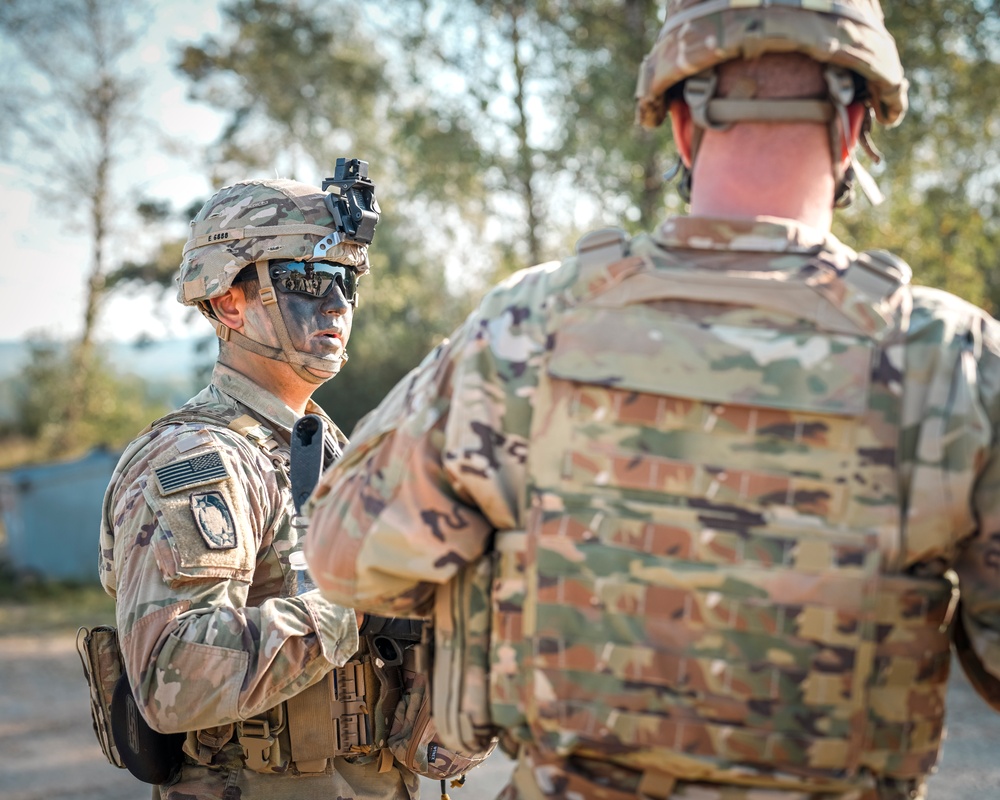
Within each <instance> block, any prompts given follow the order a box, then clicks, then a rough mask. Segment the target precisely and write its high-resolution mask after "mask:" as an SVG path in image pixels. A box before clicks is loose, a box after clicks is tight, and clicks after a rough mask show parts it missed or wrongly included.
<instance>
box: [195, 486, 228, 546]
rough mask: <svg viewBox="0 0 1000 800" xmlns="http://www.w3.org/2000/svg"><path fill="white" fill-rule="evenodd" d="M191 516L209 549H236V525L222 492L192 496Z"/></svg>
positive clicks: (200, 493) (201, 493)
mask: <svg viewBox="0 0 1000 800" xmlns="http://www.w3.org/2000/svg"><path fill="white" fill-rule="evenodd" d="M191 514H192V516H193V517H194V522H195V525H196V526H197V528H198V531H199V533H201V538H202V539H204V540H205V544H206V545H208V547H209V549H211V550H232V549H233V548H235V547H236V544H237V541H236V523H235V522H234V521H233V514H232V512H231V511H230V510H229V504H228V503H227V502H226V498H225V497H224V496H223V494H222V493H221V492H199V493H197V494H192V495H191Z"/></svg>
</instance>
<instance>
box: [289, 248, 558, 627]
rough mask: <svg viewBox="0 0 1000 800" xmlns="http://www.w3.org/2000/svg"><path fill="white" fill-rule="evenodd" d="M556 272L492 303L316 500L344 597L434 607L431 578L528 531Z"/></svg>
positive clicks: (374, 416) (411, 380) (315, 565)
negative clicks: (493, 542)
mask: <svg viewBox="0 0 1000 800" xmlns="http://www.w3.org/2000/svg"><path fill="white" fill-rule="evenodd" d="M560 274H561V271H560V270H555V271H554V272H553V271H549V270H545V269H543V268H535V269H533V270H528V271H525V272H522V273H520V274H519V275H516V276H514V277H513V278H511V280H510V281H509V282H508V283H506V284H504V285H502V286H500V287H498V288H497V289H496V290H494V291H493V292H492V293H491V294H490V295H488V296H487V297H486V299H484V301H483V303H482V304H481V306H480V308H479V309H478V310H477V311H476V312H475V313H473V314H472V315H471V316H470V317H469V319H468V320H466V322H465V324H464V325H463V326H462V327H461V328H459V330H458V331H457V332H456V333H455V335H454V336H453V337H452V339H451V340H450V341H448V342H445V343H444V344H443V345H441V346H440V347H438V348H437V349H436V350H434V351H433V352H432V353H431V354H430V355H429V356H428V357H427V358H426V359H425V360H424V362H423V363H422V364H420V365H419V366H418V367H417V368H416V369H415V370H414V371H413V372H411V373H410V374H409V375H408V376H407V377H406V378H405V379H404V380H403V381H401V382H400V383H399V384H398V385H397V386H396V387H395V389H393V391H392V392H391V393H390V394H389V395H388V396H387V397H386V399H385V400H384V401H383V402H382V404H381V405H380V406H379V407H378V408H377V409H376V410H375V411H373V412H372V413H371V414H370V415H369V416H368V417H366V418H365V419H364V420H363V421H362V423H361V424H360V425H359V426H358V429H357V430H356V431H354V433H353V434H352V437H351V445H350V447H349V448H348V450H347V452H346V453H345V454H344V457H343V458H342V459H341V460H340V461H339V462H338V463H337V464H336V465H335V466H334V467H333V468H332V469H331V470H329V471H328V472H327V473H326V474H325V475H324V476H323V478H322V480H321V482H320V485H319V486H318V487H317V491H316V492H315V494H314V496H313V498H312V500H311V503H310V517H311V523H310V527H309V533H308V535H307V536H306V546H305V550H306V557H307V559H308V561H309V566H310V570H311V571H312V574H313V578H314V579H315V580H316V583H317V585H318V586H319V587H320V588H321V589H322V590H324V593H325V594H326V596H327V597H328V598H330V599H332V600H333V601H334V602H341V603H350V604H353V605H355V606H356V607H357V608H359V609H360V610H364V611H369V612H375V613H381V614H387V615H408V614H409V615H415V614H421V613H426V612H427V611H428V610H429V604H430V602H431V598H432V593H433V587H434V585H435V584H441V583H444V582H446V581H448V580H449V578H451V577H452V576H453V575H454V574H455V573H456V572H457V571H458V570H459V568H461V567H462V566H463V565H465V564H467V563H469V562H470V561H472V560H474V559H476V558H478V557H479V556H480V555H481V554H482V553H483V552H484V550H485V548H486V547H487V546H488V544H489V540H490V536H491V534H492V532H493V531H494V530H499V529H517V528H521V527H523V519H522V516H523V504H524V495H525V485H524V484H525V469H524V465H525V458H526V442H527V436H528V429H529V426H530V419H531V396H532V391H533V388H534V386H535V383H536V374H537V361H538V358H539V356H540V355H541V353H542V350H543V347H544V342H545V308H546V302H547V300H546V298H547V297H548V292H549V291H551V286H552V284H553V281H554V279H555V278H556V276H557V275H560Z"/></svg>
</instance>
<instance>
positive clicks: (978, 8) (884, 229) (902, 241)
mask: <svg viewBox="0 0 1000 800" xmlns="http://www.w3.org/2000/svg"><path fill="white" fill-rule="evenodd" d="M883 9H884V10H885V13H886V24H887V25H888V27H889V29H890V30H891V31H892V32H893V34H894V35H895V38H896V43H897V45H898V47H899V50H900V55H901V58H902V61H903V67H904V69H905V70H906V73H907V75H908V77H909V80H910V110H909V112H908V113H907V116H906V119H904V120H903V123H902V124H901V125H900V126H899V127H898V128H894V129H892V130H889V131H885V132H880V131H876V138H877V141H878V144H879V147H880V148H881V149H882V150H884V152H885V156H886V159H885V162H884V163H883V165H882V166H881V167H878V168H875V169H874V170H873V173H874V174H875V176H876V178H877V180H878V183H879V186H880V188H881V189H882V191H883V192H884V193H885V194H886V198H887V202H886V203H885V204H884V205H883V206H881V207H878V208H876V209H872V208H871V206H870V205H869V204H867V203H866V202H865V201H864V200H863V199H862V200H859V201H858V203H857V204H856V207H855V208H854V209H853V210H852V211H850V212H848V213H846V214H842V215H840V220H839V223H838V229H837V232H838V234H839V233H843V234H844V237H845V239H846V240H847V241H852V242H856V243H859V244H861V245H862V246H866V247H881V248H884V249H886V250H891V251H892V252H895V253H898V254H899V255H901V256H902V257H903V258H905V259H906V260H907V261H909V262H910V264H911V266H912V267H913V269H914V275H915V280H916V281H917V282H919V283H924V284H928V285H932V286H938V287H941V288H943V289H947V290H948V291H951V292H955V293H956V294H959V295H961V296H962V297H964V298H965V299H967V300H969V301H970V302H973V303H976V304H977V305H981V306H983V307H985V308H987V309H989V310H991V311H992V312H994V313H996V312H997V311H998V310H1000V274H998V272H997V268H996V261H997V253H998V252H1000V226H998V220H1000V214H998V211H1000V207H998V199H1000V194H998V190H1000V152H998V151H997V148H996V141H997V137H998V135H1000V5H998V4H997V3H996V2H994V1H993V0H988V1H987V0H894V2H891V3H883Z"/></svg>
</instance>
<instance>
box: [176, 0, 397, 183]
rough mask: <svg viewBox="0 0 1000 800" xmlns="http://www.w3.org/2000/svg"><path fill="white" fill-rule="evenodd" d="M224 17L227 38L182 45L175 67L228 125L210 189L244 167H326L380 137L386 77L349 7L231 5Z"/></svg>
mask: <svg viewBox="0 0 1000 800" xmlns="http://www.w3.org/2000/svg"><path fill="white" fill-rule="evenodd" d="M221 11H222V15H223V19H224V21H225V23H226V27H227V33H226V35H224V36H223V37H219V38H215V37H207V38H206V39H204V40H203V41H202V42H200V43H198V44H193V45H189V46H187V47H186V48H185V49H184V51H183V54H182V56H181V60H180V63H179V64H178V69H179V70H180V71H181V72H182V73H183V74H184V75H186V76H187V77H188V78H189V79H190V81H191V89H192V93H193V95H194V97H196V98H197V99H199V100H201V101H203V102H205V103H206V104H208V105H210V106H212V107H213V108H215V109H216V110H218V111H221V112H223V113H226V114H227V115H228V117H229V123H228V125H227V127H226V129H225V131H224V132H223V134H222V136H221V137H220V140H219V142H218V145H217V147H216V149H215V152H214V153H213V154H212V156H213V161H214V162H215V164H216V172H217V175H216V182H220V181H223V182H228V181H229V180H230V179H232V178H235V177H242V174H243V172H244V171H245V170H246V169H248V168H249V169H256V168H265V169H268V168H271V167H273V166H274V165H281V166H283V167H284V170H285V171H286V172H287V174H288V175H289V176H290V177H294V176H295V174H296V173H297V172H299V171H301V170H303V169H306V170H308V169H309V168H310V167H313V166H315V165H319V166H320V167H321V168H322V165H327V166H328V167H329V168H332V165H333V163H334V160H335V158H336V156H337V155H343V154H344V152H345V151H347V150H354V149H356V147H357V146H358V144H359V143H360V142H364V143H365V144H366V146H367V144H368V142H369V140H370V138H373V135H374V136H375V137H377V134H376V133H375V132H376V131H377V115H376V110H375V109H376V105H377V104H378V103H379V100H380V98H381V97H382V95H383V92H384V91H385V88H386V85H385V77H384V68H383V64H382V62H381V60H380V58H379V56H378V54H377V51H376V50H375V49H374V48H373V46H372V43H371V42H370V41H368V40H367V38H366V37H365V36H364V35H363V34H362V33H361V32H360V31H359V30H358V21H357V14H356V13H353V4H352V3H349V2H330V1H329V0H323V1H322V2H320V0H304V1H303V2H297V3H287V2H283V0H234V1H233V2H228V3H225V4H224V5H223V6H222V7H221ZM303 156H305V157H306V159H307V160H308V159H312V161H313V163H312V164H310V163H305V164H303V163H300V162H301V161H302V158H303Z"/></svg>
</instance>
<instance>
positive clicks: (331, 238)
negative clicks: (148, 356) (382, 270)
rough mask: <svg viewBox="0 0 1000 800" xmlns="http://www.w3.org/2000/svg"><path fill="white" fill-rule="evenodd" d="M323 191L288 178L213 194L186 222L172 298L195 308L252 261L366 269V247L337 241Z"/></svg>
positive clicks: (221, 291)
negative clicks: (187, 231) (186, 233)
mask: <svg viewBox="0 0 1000 800" xmlns="http://www.w3.org/2000/svg"><path fill="white" fill-rule="evenodd" d="M325 196H326V193H325V192H322V191H321V190H320V189H318V188H316V187H315V186H309V185H308V184H305V183H299V182H298V181H290V180H268V181H246V182H243V183H236V184H233V185H232V186H227V187H226V188H224V189H222V190H221V191H219V192H218V193H216V194H215V196H214V197H212V198H211V199H210V200H209V201H208V202H207V203H205V205H204V206H202V209H201V211H199V212H198V216H196V217H195V218H194V219H193V220H192V221H191V232H190V235H189V237H188V241H187V243H186V244H185V245H184V260H183V261H182V262H181V268H180V276H179V277H178V292H177V299H178V301H179V302H181V303H183V304H184V305H196V304H197V305H200V306H201V308H202V310H203V312H204V313H206V314H207V315H209V316H210V315H211V312H210V311H209V310H208V309H207V308H206V306H205V304H204V301H206V300H209V299H211V298H213V297H219V296H220V295H223V294H225V293H226V292H227V291H228V290H229V287H230V286H232V283H233V280H234V279H235V278H236V276H237V275H238V274H239V273H240V271H241V270H243V269H244V268H245V267H249V266H252V265H254V264H255V263H256V262H258V261H272V260H275V259H297V260H303V261H306V260H317V259H322V260H324V261H333V262H336V263H338V264H346V265H348V266H352V267H355V268H356V269H358V270H359V271H360V272H362V273H364V272H367V271H368V248H367V246H365V245H363V244H358V243H356V242H351V241H342V240H341V237H340V236H339V235H338V234H337V231H336V225H335V223H334V220H333V217H332V216H331V214H330V211H329V209H328V208H327V206H326V204H325V202H324V197H325Z"/></svg>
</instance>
